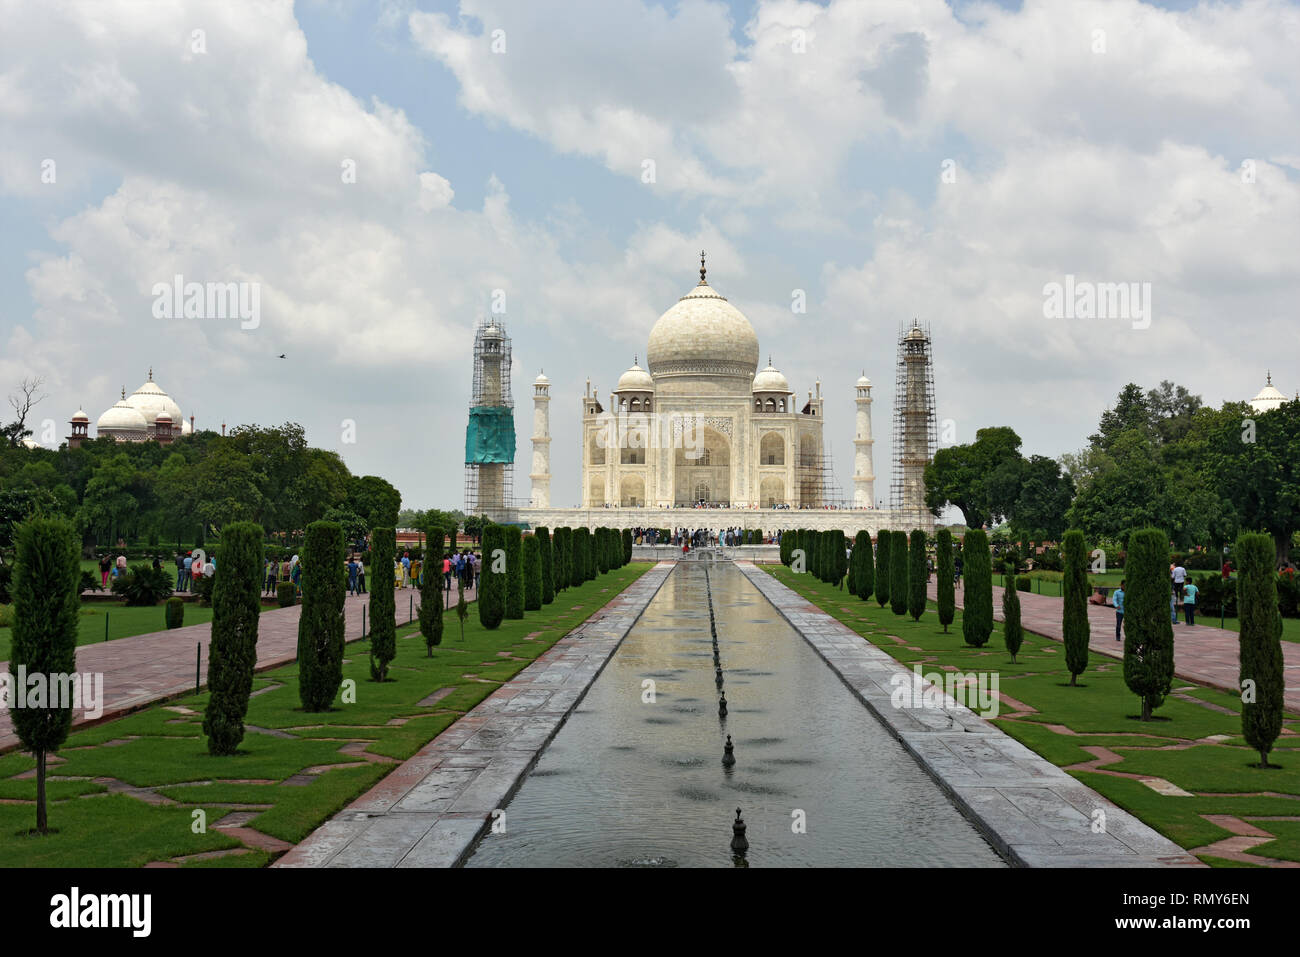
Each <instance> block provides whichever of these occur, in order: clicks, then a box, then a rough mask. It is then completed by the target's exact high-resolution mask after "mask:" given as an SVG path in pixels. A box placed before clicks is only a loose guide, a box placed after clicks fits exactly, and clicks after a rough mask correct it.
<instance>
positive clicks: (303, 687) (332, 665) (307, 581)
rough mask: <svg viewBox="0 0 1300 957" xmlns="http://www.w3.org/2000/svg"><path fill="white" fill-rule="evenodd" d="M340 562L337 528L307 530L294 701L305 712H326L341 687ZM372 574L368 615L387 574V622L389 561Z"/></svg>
mask: <svg viewBox="0 0 1300 957" xmlns="http://www.w3.org/2000/svg"><path fill="white" fill-rule="evenodd" d="M343 559H344V546H343V527H342V526H341V525H339V524H338V523H337V522H312V523H311V524H310V525H308V526H307V531H306V534H305V536H304V538H303V546H302V614H301V615H300V616H299V618H298V698H299V700H300V701H301V702H302V707H303V710H304V711H328V710H329V708H330V706H331V705H332V704H333V703H334V696H335V695H337V694H338V692H339V686H340V685H341V684H342V683H343V601H344V599H345V598H346V597H347V591H348V579H347V572H346V570H345V569H344V567H343ZM371 571H372V574H373V575H374V581H375V587H374V589H373V591H374V594H373V595H372V597H371V602H372V604H371V610H372V611H373V610H374V609H375V606H374V604H373V603H374V602H376V601H378V600H379V598H380V596H381V595H382V593H383V591H384V590H385V589H381V588H380V587H379V585H380V583H381V581H382V580H383V579H382V578H381V576H382V575H384V574H385V573H386V574H387V581H388V588H387V589H386V591H387V592H388V596H389V602H390V604H389V617H390V619H391V617H392V605H391V602H392V595H393V563H392V560H391V556H390V560H389V562H388V563H387V569H386V572H385V569H384V568H381V567H380V566H378V565H376V566H373V567H372V569H371ZM378 617H379V616H378V615H376V616H375V618H376V619H378Z"/></svg>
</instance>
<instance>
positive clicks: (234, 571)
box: [173, 522, 266, 755]
mask: <svg viewBox="0 0 1300 957" xmlns="http://www.w3.org/2000/svg"><path fill="white" fill-rule="evenodd" d="M265 538H266V533H265V532H264V531H263V530H262V526H261V525H258V524H256V523H255V522H233V523H231V524H229V525H226V526H225V527H223V528H222V529H221V544H220V545H218V546H217V568H218V569H220V570H219V571H218V572H217V573H216V574H215V575H213V576H212V577H213V586H212V641H211V643H210V644H209V645H208V691H209V697H208V706H207V707H206V708H204V709H203V733H204V734H206V735H207V736H208V753H209V754H214V755H230V754H234V753H235V752H236V750H237V749H238V747H239V742H240V741H242V740H244V716H245V715H246V714H248V698H249V695H250V694H251V693H252V691H253V670H254V669H255V668H256V666H257V626H258V621H259V620H260V612H261V610H262V599H261V595H262V566H263V560H262V541H263V539H265ZM173 600H179V599H173Z"/></svg>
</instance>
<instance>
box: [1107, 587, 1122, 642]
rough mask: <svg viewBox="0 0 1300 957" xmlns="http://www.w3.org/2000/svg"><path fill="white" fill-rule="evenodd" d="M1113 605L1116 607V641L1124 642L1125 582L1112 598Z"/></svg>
mask: <svg viewBox="0 0 1300 957" xmlns="http://www.w3.org/2000/svg"><path fill="white" fill-rule="evenodd" d="M1110 600H1111V604H1113V605H1114V606H1115V640H1116V641H1122V640H1123V639H1122V638H1121V635H1122V633H1123V630H1124V582H1120V583H1119V587H1118V588H1116V589H1115V591H1114V593H1113V594H1112V595H1111V596H1110Z"/></svg>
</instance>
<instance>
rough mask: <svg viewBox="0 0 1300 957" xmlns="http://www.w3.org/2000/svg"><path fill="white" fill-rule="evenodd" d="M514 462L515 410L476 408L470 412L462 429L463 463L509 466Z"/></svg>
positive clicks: (487, 407)
mask: <svg viewBox="0 0 1300 957" xmlns="http://www.w3.org/2000/svg"><path fill="white" fill-rule="evenodd" d="M514 460H515V410H514V409H510V408H507V407H505V406H503V405H479V406H475V407H474V408H472V409H470V410H469V425H467V426H466V427H465V464H466V465H493V464H498V463H506V464H509V463H511V462H514Z"/></svg>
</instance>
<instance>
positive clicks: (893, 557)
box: [889, 531, 908, 615]
mask: <svg viewBox="0 0 1300 957" xmlns="http://www.w3.org/2000/svg"><path fill="white" fill-rule="evenodd" d="M907 551H908V546H907V532H901V531H899V532H893V533H892V536H891V541H890V543H889V610H890V611H892V612H893V613H894V614H895V615H905V614H907V562H908V555H907Z"/></svg>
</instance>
